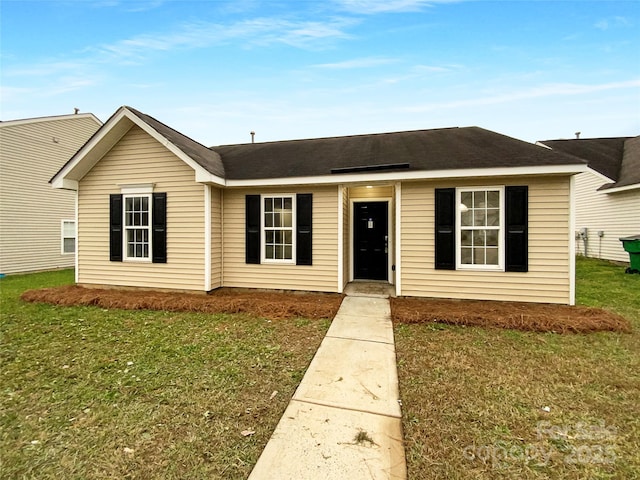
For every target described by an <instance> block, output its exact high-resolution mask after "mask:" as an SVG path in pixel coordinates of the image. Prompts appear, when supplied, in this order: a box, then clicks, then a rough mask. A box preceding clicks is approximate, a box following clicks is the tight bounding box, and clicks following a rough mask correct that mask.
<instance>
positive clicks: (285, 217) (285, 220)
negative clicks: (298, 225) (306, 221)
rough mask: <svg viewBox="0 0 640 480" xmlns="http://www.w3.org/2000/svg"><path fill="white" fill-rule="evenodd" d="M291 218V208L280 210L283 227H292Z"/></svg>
mask: <svg viewBox="0 0 640 480" xmlns="http://www.w3.org/2000/svg"><path fill="white" fill-rule="evenodd" d="M292 219H293V215H292V214H291V210H285V211H284V212H282V226H283V227H292V226H293V224H292Z"/></svg>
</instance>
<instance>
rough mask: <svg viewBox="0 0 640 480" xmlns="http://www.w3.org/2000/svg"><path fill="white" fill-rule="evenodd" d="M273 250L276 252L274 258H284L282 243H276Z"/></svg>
mask: <svg viewBox="0 0 640 480" xmlns="http://www.w3.org/2000/svg"><path fill="white" fill-rule="evenodd" d="M275 249H276V250H275V252H276V256H275V258H277V259H278V260H281V259H283V258H284V247H283V246H282V245H276V246H275Z"/></svg>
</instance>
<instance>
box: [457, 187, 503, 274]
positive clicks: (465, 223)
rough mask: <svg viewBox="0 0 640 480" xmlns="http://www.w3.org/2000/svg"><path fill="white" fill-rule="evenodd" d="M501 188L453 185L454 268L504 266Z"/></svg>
mask: <svg viewBox="0 0 640 480" xmlns="http://www.w3.org/2000/svg"><path fill="white" fill-rule="evenodd" d="M503 190H504V189H503V188H502V187H495V188H459V189H457V192H456V205H457V208H458V214H457V215H456V230H457V232H456V240H457V245H456V250H457V252H456V253H457V255H456V258H457V260H458V261H457V265H456V267H457V268H459V269H465V268H468V269H482V270H486V269H496V270H503V269H504V205H503V201H504V193H503Z"/></svg>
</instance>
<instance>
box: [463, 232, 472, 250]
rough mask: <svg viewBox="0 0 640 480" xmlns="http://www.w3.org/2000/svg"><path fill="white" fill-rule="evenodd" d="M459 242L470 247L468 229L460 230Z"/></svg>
mask: <svg viewBox="0 0 640 480" xmlns="http://www.w3.org/2000/svg"><path fill="white" fill-rule="evenodd" d="M460 244H461V245H462V246H463V247H470V246H471V245H472V243H471V231H470V230H462V232H460Z"/></svg>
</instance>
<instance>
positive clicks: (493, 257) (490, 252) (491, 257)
mask: <svg viewBox="0 0 640 480" xmlns="http://www.w3.org/2000/svg"><path fill="white" fill-rule="evenodd" d="M487 265H498V249H497V248H487Z"/></svg>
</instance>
